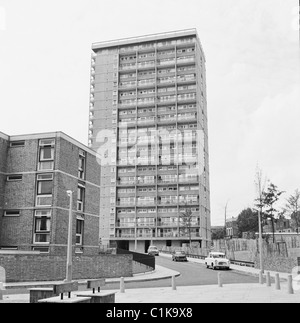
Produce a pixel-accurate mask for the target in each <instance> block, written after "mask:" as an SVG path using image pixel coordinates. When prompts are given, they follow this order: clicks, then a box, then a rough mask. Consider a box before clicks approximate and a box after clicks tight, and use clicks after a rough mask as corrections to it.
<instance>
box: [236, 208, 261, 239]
mask: <svg viewBox="0 0 300 323" xmlns="http://www.w3.org/2000/svg"><path fill="white" fill-rule="evenodd" d="M237 227H238V235H239V238H241V237H242V234H243V232H257V231H258V216H257V212H255V211H253V210H252V209H251V208H247V209H244V210H243V211H242V212H241V213H240V214H239V215H238V218H237Z"/></svg>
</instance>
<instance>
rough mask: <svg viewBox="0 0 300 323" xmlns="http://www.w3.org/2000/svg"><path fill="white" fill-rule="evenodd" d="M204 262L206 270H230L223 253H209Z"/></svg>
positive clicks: (227, 260) (228, 262)
mask: <svg viewBox="0 0 300 323" xmlns="http://www.w3.org/2000/svg"><path fill="white" fill-rule="evenodd" d="M204 261H205V265H206V268H209V267H211V268H212V269H217V268H225V269H229V268H230V261H229V259H227V258H226V256H225V253H223V252H210V253H209V254H208V256H207V257H206V258H205V260H204Z"/></svg>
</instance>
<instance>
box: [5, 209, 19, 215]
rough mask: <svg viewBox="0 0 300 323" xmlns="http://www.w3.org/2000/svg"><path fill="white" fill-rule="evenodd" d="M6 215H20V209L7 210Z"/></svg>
mask: <svg viewBox="0 0 300 323" xmlns="http://www.w3.org/2000/svg"><path fill="white" fill-rule="evenodd" d="M3 215H4V216H20V211H19V210H6V211H4V214H3Z"/></svg>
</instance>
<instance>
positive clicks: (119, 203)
mask: <svg viewBox="0 0 300 323" xmlns="http://www.w3.org/2000/svg"><path fill="white" fill-rule="evenodd" d="M117 206H121V207H135V202H122V201H119V202H117Z"/></svg>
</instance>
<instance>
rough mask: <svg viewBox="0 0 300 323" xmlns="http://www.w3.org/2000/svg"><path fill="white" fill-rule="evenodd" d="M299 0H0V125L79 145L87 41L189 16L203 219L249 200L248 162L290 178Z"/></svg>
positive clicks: (299, 184)
mask: <svg viewBox="0 0 300 323" xmlns="http://www.w3.org/2000/svg"><path fill="white" fill-rule="evenodd" d="M298 14H299V8H298V0H226V1H224V0H184V1H183V0H152V1H145V0H127V1H124V0H109V1H108V0H85V1H83V0H63V1H61V0H60V1H58V0H51V1H50V0H43V1H40V0H26V1H24V0H0V131H1V132H4V133H6V134H8V135H18V134H31V133H41V132H52V131H63V132H65V133H66V134H68V135H69V136H71V137H73V138H74V139H76V140H78V141H80V142H82V143H83V144H86V145H87V142H88V121H89V94H90V93H89V91H90V56H91V45H92V43H94V42H100V41H107V40H114V39H120V38H127V37H135V36H140V35H147V34H153V33H160V32H168V31H175V30H182V29H190V28H196V29H197V31H198V35H199V38H200V41H201V43H202V46H203V49H204V52H205V56H206V70H207V75H206V78H207V102H208V135H209V153H210V158H209V162H210V192H211V201H210V202H211V223H212V225H224V219H225V206H226V205H227V208H226V217H227V218H230V217H236V216H238V214H239V213H240V212H241V211H242V210H243V209H244V208H247V207H252V206H253V201H254V199H255V198H256V197H257V192H256V187H255V174H256V170H257V167H258V168H259V169H260V170H261V171H262V173H263V178H267V179H269V180H270V181H271V182H272V183H274V184H275V185H277V186H278V188H279V189H280V190H283V191H285V193H284V194H283V195H282V198H281V201H280V203H281V204H284V202H285V199H286V198H287V197H288V196H290V195H291V194H293V192H294V191H295V189H297V188H298V189H300V171H299V168H300V144H299V143H300V126H299V122H300V109H299V102H300V95H299V57H300V55H299V54H300V51H299V25H298V24H299V17H298Z"/></svg>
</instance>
